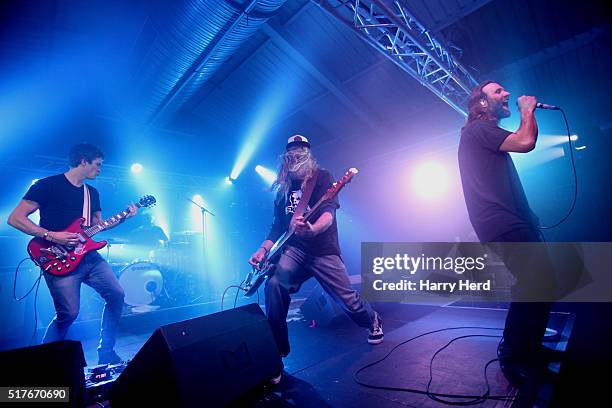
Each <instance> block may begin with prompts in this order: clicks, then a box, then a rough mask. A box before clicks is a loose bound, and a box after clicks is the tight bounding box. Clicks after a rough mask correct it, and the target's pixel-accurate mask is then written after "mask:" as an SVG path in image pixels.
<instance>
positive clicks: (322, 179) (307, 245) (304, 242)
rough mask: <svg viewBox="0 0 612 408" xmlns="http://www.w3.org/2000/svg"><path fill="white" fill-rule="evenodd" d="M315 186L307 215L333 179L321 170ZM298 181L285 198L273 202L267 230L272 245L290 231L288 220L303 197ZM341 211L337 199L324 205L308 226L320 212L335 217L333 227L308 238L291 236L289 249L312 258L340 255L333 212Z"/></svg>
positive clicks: (334, 213)
mask: <svg viewBox="0 0 612 408" xmlns="http://www.w3.org/2000/svg"><path fill="white" fill-rule="evenodd" d="M316 177H317V182H316V184H315V187H314V190H313V191H312V195H311V196H310V200H309V201H308V206H307V208H306V212H309V211H310V209H311V208H312V207H314V205H315V204H316V203H317V201H319V199H320V198H321V197H322V196H323V195H324V194H325V192H326V191H327V189H328V188H330V187H331V185H332V183H333V182H334V179H333V177H332V175H331V173H330V172H329V171H327V170H324V169H319V170H318V171H317V176H316ZM301 184H302V182H301V181H294V182H293V184H292V186H291V189H290V191H289V193H288V195H287V197H284V198H283V199H281V200H278V199H277V200H275V202H274V222H273V223H272V227H271V228H270V233H269V234H268V238H267V239H269V240H271V241H276V240H277V239H278V238H279V237H280V236H281V235H282V234H283V232H285V231H287V229H288V228H289V223H290V222H291V217H293V213H294V212H295V209H296V207H297V205H298V203H299V202H300V197H301V196H302V191H301V189H300V188H301ZM339 207H340V204H339V202H338V196H336V197H335V198H334V199H333V200H331V201H329V202H327V203H325V204H323V205H322V206H321V208H319V210H317V212H316V213H315V214H313V215H312V218H311V219H310V222H311V223H314V222H315V221H316V220H317V219H318V218H319V217H320V216H321V214H323V212H325V211H328V212H330V213H331V214H332V215H333V216H334V220H333V222H332V225H330V226H329V228H328V229H326V230H325V231H324V232H322V233H321V234H319V235H316V236H314V237H311V238H300V237H297V236H294V237H293V238H291V240H290V241H289V245H293V246H296V247H298V248H300V249H302V250H304V251H305V252H306V253H307V254H310V255H314V256H323V255H340V245H339V244H338V226H337V224H336V209H337V208H339Z"/></svg>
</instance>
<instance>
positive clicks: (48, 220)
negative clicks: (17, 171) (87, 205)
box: [23, 174, 102, 231]
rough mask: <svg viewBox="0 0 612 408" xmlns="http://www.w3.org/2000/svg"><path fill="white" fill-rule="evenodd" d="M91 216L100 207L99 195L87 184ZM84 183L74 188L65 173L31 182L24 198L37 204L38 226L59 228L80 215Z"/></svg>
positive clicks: (55, 229) (52, 228) (52, 229)
mask: <svg viewBox="0 0 612 408" xmlns="http://www.w3.org/2000/svg"><path fill="white" fill-rule="evenodd" d="M87 187H88V189H89V196H90V202H91V211H90V213H91V216H93V214H94V213H95V212H96V211H102V210H101V208H100V194H99V193H98V190H96V189H95V188H93V187H92V186H90V185H87ZM84 189H85V187H84V186H81V187H75V186H74V185H73V184H72V183H71V182H70V181H68V179H67V178H66V176H65V175H64V174H58V175H55V176H51V177H46V178H43V179H40V180H38V181H37V182H36V183H34V184H32V186H31V187H30V189H29V190H28V191H27V193H26V194H25V195H24V196H23V199H24V200H29V201H34V202H36V203H38V205H39V206H40V208H39V209H40V226H41V227H43V228H45V229H48V230H49V231H61V230H63V229H65V228H66V227H67V226H68V225H70V223H72V221H74V220H76V219H77V218H81V217H82V216H83V195H84Z"/></svg>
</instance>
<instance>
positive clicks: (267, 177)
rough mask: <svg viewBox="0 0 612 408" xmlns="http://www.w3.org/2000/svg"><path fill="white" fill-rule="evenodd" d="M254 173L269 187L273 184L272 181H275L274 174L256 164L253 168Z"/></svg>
mask: <svg viewBox="0 0 612 408" xmlns="http://www.w3.org/2000/svg"><path fill="white" fill-rule="evenodd" d="M255 171H256V172H257V174H259V175H260V176H261V178H262V179H263V180H264V181H265V182H266V184H268V185H269V186H271V185H272V183H274V180H276V173H275V172H274V171H272V170H270V169H268V168H266V167H264V166H262V165H259V164H258V165H257V166H255Z"/></svg>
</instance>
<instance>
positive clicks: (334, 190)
mask: <svg viewBox="0 0 612 408" xmlns="http://www.w3.org/2000/svg"><path fill="white" fill-rule="evenodd" d="M357 173H359V170H357V169H356V168H354V167H351V168H350V169H348V171H347V172H346V173H344V176H342V178H341V179H340V180H338V181H336V182H334V183H333V184H332V186H331V187H330V188H328V189H327V191H326V192H325V194H324V196H323V197H324V199H325V200H331V199H332V198H334V197H335V196H336V195H337V194H338V193H339V192H340V190H342V189H343V188H344V186H346V185H347V184H348V183H350V182H351V180H352V179H353V177H355V175H356V174H357Z"/></svg>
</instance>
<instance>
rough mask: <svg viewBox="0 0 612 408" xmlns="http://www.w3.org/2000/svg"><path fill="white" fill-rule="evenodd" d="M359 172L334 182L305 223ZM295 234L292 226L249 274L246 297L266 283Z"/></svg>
mask: <svg viewBox="0 0 612 408" xmlns="http://www.w3.org/2000/svg"><path fill="white" fill-rule="evenodd" d="M358 172H359V171H358V170H357V169H356V168H354V167H353V168H351V169H349V170H348V171H347V172H346V173H345V174H344V176H342V178H341V179H340V180H338V181H336V182H334V183H333V184H332V186H331V187H330V188H329V189H328V190H327V191H326V192H325V194H323V196H322V197H321V198H320V199H319V201H317V203H316V204H315V205H314V206H313V207H312V209H311V210H310V211H309V212H308V213H306V214H304V222H307V221H309V220H310V219H311V218H312V215H313V214H315V213H316V212H317V210H318V209H319V208H321V206H322V205H323V204H324V203H326V202H328V201H330V200H332V199H333V198H334V197H335V196H336V195H338V193H339V192H340V190H342V189H343V188H344V186H346V185H347V184H348V183H350V182H351V180H352V179H353V177H354V176H355V175H356V174H357V173H358ZM294 234H295V231H294V230H293V228H292V227H291V226H289V229H288V230H287V231H285V233H284V234H283V235H281V237H280V238H279V239H277V240H276V242H275V243H274V245H272V248H270V251H269V252H268V253H267V255H266V257H265V258H264V259H263V260H262V261H261V262H260V263H259V264H258V265H257V266H256V267H253V270H252V271H251V272H249V274H248V275H247V276H246V278H245V279H244V281H243V282H242V284H241V285H240V286H241V287H242V289H243V290H244V291H245V293H244V296H246V297H249V296H251V295H253V294H254V293H256V292H257V289H259V287H260V286H261V284H262V283H264V282H265V281H266V279H267V278H268V277H269V276H270V275H271V274H272V271H273V269H274V263H275V262H276V261H277V259H278V258H279V257H280V254H281V253H282V250H283V249H284V248H285V246H286V245H287V242H288V241H289V240H290V239H291V238H292V237H293V236H294Z"/></svg>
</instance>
